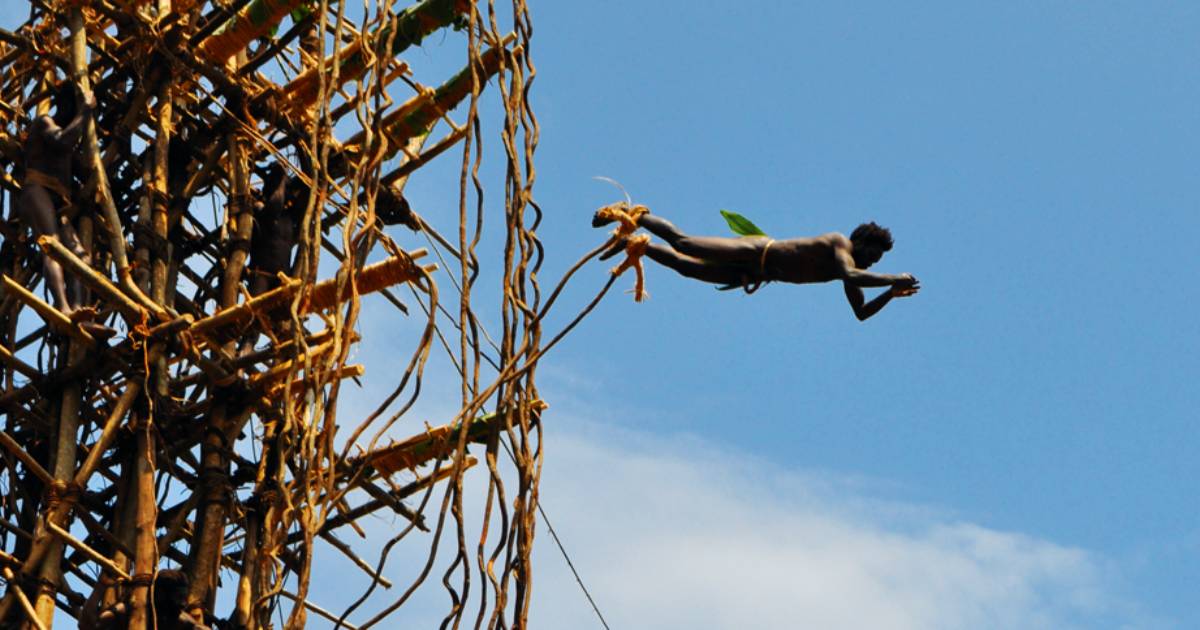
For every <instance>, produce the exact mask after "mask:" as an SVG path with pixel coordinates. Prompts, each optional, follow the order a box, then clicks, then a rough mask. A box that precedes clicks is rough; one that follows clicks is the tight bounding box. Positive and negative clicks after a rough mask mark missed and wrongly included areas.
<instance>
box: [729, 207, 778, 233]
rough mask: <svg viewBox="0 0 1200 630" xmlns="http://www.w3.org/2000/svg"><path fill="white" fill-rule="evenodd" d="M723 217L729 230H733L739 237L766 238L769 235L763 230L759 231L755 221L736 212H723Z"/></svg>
mask: <svg viewBox="0 0 1200 630" xmlns="http://www.w3.org/2000/svg"><path fill="white" fill-rule="evenodd" d="M721 216H723V217H725V222H726V223H728V224H729V229H730V230H733V233H734V234H737V235H738V236H766V235H767V233H766V232H763V231H762V230H761V229H759V227H758V226H757V225H754V222H753V221H751V220H750V219H747V218H746V217H744V216H742V215H740V214H738V213H736V212H730V211H728V210H722V211H721Z"/></svg>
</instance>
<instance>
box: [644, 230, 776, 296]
mask: <svg viewBox="0 0 1200 630" xmlns="http://www.w3.org/2000/svg"><path fill="white" fill-rule="evenodd" d="M638 225H639V226H640V227H643V228H646V229H647V230H649V231H650V233H651V234H654V235H655V236H657V237H659V238H661V239H663V240H664V241H666V242H667V243H668V244H670V245H671V247H673V248H675V250H676V251H678V252H679V253H681V254H683V255H685V256H690V257H691V258H698V259H700V260H704V261H710V262H714V263H731V264H734V265H758V264H759V262H760V259H761V258H762V248H763V246H765V245H766V243H767V240H768V239H767V238H765V237H761V236H756V237H741V238H724V237H719V236H688V235H687V234H684V233H683V232H681V231H679V228H677V227H675V226H674V225H672V224H671V222H670V221H668V220H666V219H663V218H661V217H658V216H655V215H652V214H643V215H642V216H641V217H640V218H638ZM664 264H666V263H664ZM739 282H740V281H739Z"/></svg>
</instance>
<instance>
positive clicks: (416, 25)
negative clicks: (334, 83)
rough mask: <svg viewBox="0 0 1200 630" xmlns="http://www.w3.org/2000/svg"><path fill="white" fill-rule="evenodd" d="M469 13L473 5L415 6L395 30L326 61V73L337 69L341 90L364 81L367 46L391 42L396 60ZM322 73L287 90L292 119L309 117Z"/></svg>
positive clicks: (443, 0)
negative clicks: (356, 81)
mask: <svg viewBox="0 0 1200 630" xmlns="http://www.w3.org/2000/svg"><path fill="white" fill-rule="evenodd" d="M470 10H471V3H470V2H468V1H467V0H424V1H423V2H419V3H417V4H414V5H413V6H411V7H408V8H407V9H405V10H404V11H401V12H400V14H399V15H397V16H396V18H395V21H394V24H395V28H394V29H393V28H391V27H390V26H385V27H383V28H381V29H379V31H378V32H376V33H372V34H371V35H370V36H369V37H368V36H360V37H359V38H358V39H357V40H356V41H355V42H354V43H352V44H350V45H349V46H346V47H345V48H342V49H341V50H340V51H338V54H337V57H336V58H335V57H333V56H332V55H331V56H329V57H327V58H326V59H325V61H324V68H323V70H324V73H325V75H326V76H329V75H330V74H331V73H332V71H333V68H334V66H335V65H336V66H338V87H341V86H343V85H346V84H347V83H350V82H351V81H354V80H355V79H358V78H359V77H361V76H362V75H363V73H365V72H366V70H367V56H366V55H364V54H363V48H364V47H365V46H367V45H374V44H375V42H386V41H388V39H389V38H391V40H392V45H391V49H390V51H389V53H390V55H391V56H392V57H396V56H397V55H399V54H401V53H403V52H404V51H405V50H408V48H409V47H410V46H416V45H419V44H420V43H421V40H423V39H424V38H425V37H427V36H428V35H429V34H430V33H433V32H434V31H436V30H438V29H441V28H445V27H446V26H449V25H450V24H452V23H453V22H454V21H455V20H458V19H459V18H460V17H461V16H463V15H465V14H467V13H469V12H470ZM321 71H322V68H317V67H314V68H310V69H308V70H306V71H304V72H303V73H301V74H300V75H299V76H297V77H296V78H295V79H292V81H291V82H290V83H288V84H287V85H286V86H284V88H283V94H284V98H285V99H286V101H287V105H286V107H287V108H288V110H289V111H290V113H291V115H293V116H303V115H306V114H307V113H308V110H309V108H310V107H312V105H313V104H314V103H315V102H316V101H317V97H318V96H319V94H320V90H319V89H318V85H319V75H320V73H321ZM327 80H328V79H327Z"/></svg>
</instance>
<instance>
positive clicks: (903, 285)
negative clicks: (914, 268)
mask: <svg viewBox="0 0 1200 630" xmlns="http://www.w3.org/2000/svg"><path fill="white" fill-rule="evenodd" d="M920 290H921V281H920V280H917V279H916V278H914V277H913V276H912V274H910V273H903V274H900V280H899V281H897V282H896V283H895V284H893V285H892V288H891V290H890V291H891V294H892V297H908V296H910V295H916V294H917V291H920Z"/></svg>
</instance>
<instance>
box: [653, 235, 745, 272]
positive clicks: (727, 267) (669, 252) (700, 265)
mask: <svg viewBox="0 0 1200 630" xmlns="http://www.w3.org/2000/svg"><path fill="white" fill-rule="evenodd" d="M656 234H657V232H656ZM646 256H649V257H650V260H653V261H654V262H656V263H658V264H660V265H663V266H664V267H669V268H671V269H674V270H675V271H676V272H678V273H679V275H681V276H684V277H687V278H694V279H696V280H700V281H701V282H712V283H714V284H734V285H738V284H744V283H745V282H747V280H748V279H749V275H750V274H749V273H748V271H747V269H746V268H744V267H742V266H740V265H733V264H722V263H717V262H705V261H703V260H698V259H696V258H692V257H690V256H683V255H681V254H680V253H679V252H677V251H675V250H674V249H671V248H670V247H664V246H662V245H659V244H658V243H650V244H649V245H647V246H646Z"/></svg>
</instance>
